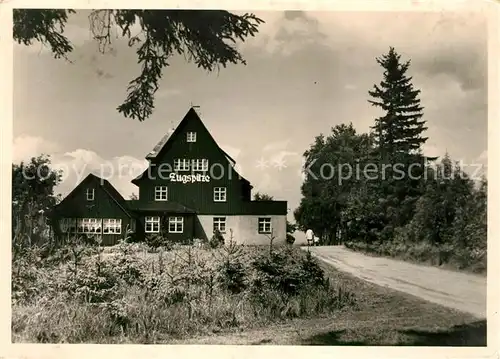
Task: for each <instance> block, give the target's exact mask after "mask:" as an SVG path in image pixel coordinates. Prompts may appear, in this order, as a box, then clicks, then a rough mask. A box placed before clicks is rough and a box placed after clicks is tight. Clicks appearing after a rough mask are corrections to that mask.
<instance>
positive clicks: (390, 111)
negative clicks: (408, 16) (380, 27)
mask: <svg viewBox="0 0 500 359" xmlns="http://www.w3.org/2000/svg"><path fill="white" fill-rule="evenodd" d="M376 60H377V63H378V64H380V66H382V67H383V69H384V75H383V76H384V78H383V80H382V81H381V82H380V84H379V85H374V87H373V90H371V91H369V92H368V93H369V94H370V96H371V97H372V98H373V100H369V101H368V102H369V103H371V104H372V105H373V106H377V107H380V108H381V109H382V110H383V111H384V112H385V114H384V115H383V116H381V117H379V118H377V119H376V120H375V125H374V126H373V127H372V129H373V130H374V131H375V136H374V137H375V144H376V148H377V150H378V152H379V154H380V155H381V157H382V158H384V159H390V160H393V159H394V158H395V157H396V156H398V155H400V154H402V155H405V154H415V153H418V152H420V149H421V146H422V145H423V144H424V143H425V142H426V141H427V137H423V136H422V134H423V132H424V131H425V130H426V129H427V127H425V121H424V120H422V116H423V113H422V110H423V107H422V106H421V105H420V99H419V94H420V90H416V89H415V88H414V87H413V84H412V82H411V81H412V77H410V76H408V75H407V74H406V73H407V71H408V68H409V67H410V61H407V62H401V55H399V54H398V53H397V52H396V50H394V48H393V47H391V48H390V49H389V52H388V53H387V54H386V55H383V56H382V57H379V58H376ZM398 157H399V156H398Z"/></svg>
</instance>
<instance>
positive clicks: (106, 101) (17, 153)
mask: <svg viewBox="0 0 500 359" xmlns="http://www.w3.org/2000/svg"><path fill="white" fill-rule="evenodd" d="M254 13H255V14H256V15H257V16H258V17H260V18H261V19H263V20H264V21H265V24H262V25H261V26H260V27H259V28H260V31H259V33H258V34H257V35H256V36H255V37H254V38H251V39H249V40H248V41H245V42H244V43H239V44H238V45H237V46H238V49H239V50H240V51H241V53H242V55H243V57H244V58H245V60H246V61H247V65H246V66H244V65H230V66H229V67H227V68H225V69H224V68H223V69H221V70H220V72H218V73H217V72H215V73H207V72H205V71H204V70H201V69H198V68H197V67H196V66H195V65H194V64H192V63H187V62H186V61H185V60H184V58H181V57H174V58H172V59H171V62H170V66H169V67H167V68H166V69H165V70H164V73H163V78H162V81H161V86H160V89H159V90H158V92H157V95H156V103H155V111H154V113H153V115H152V116H151V117H150V118H149V119H147V120H146V121H144V122H138V121H136V120H131V119H127V118H125V117H123V116H122V115H121V114H119V113H118V112H117V111H116V107H117V106H118V105H120V104H121V103H122V102H123V100H124V99H125V97H126V87H127V84H128V82H129V81H130V80H132V79H133V78H134V77H135V76H137V75H138V74H139V70H140V68H139V65H138V64H137V60H136V54H135V52H134V50H133V49H130V48H128V46H127V43H126V41H123V40H120V39H114V40H113V44H112V46H113V49H112V50H111V51H108V52H107V53H106V54H101V53H100V52H99V51H98V45H97V43H96V42H94V41H93V40H92V39H91V35H90V32H89V22H88V10H82V11H78V12H77V14H76V15H73V16H72V17H70V21H69V23H68V26H67V28H66V31H65V34H66V35H67V37H68V38H69V39H70V40H71V41H72V43H73V45H74V51H73V52H72V53H71V54H70V56H69V59H70V60H71V62H68V61H65V60H61V59H54V58H53V57H52V55H51V54H50V52H49V51H48V50H47V49H44V48H43V47H42V46H41V45H40V44H35V45H32V46H29V47H27V46H23V45H19V44H14V93H13V94H14V123H13V141H14V143H13V146H14V147H13V162H15V163H18V162H20V161H22V160H26V159H29V158H31V157H32V156H37V155H40V154H42V153H45V154H49V155H51V157H52V163H53V164H54V166H55V167H56V168H61V169H63V170H65V176H64V180H63V182H62V183H61V185H60V186H59V187H58V192H60V193H61V194H63V195H65V194H67V193H68V192H69V191H70V190H72V189H73V188H74V187H75V186H76V184H77V183H78V182H79V181H80V180H82V179H83V178H84V176H85V175H86V174H88V173H89V172H93V173H95V174H97V175H99V174H100V171H101V170H100V168H103V164H104V166H105V167H106V168H107V170H106V174H107V175H109V174H110V172H109V169H110V168H113V169H114V172H113V176H112V177H110V178H108V179H109V180H110V182H111V183H112V184H113V185H114V186H115V187H116V188H117V189H118V190H119V191H120V192H121V193H122V195H123V196H124V197H125V198H128V196H129V195H130V194H132V193H138V188H137V187H136V186H135V185H133V184H132V183H131V182H130V180H131V179H132V178H134V177H135V176H136V175H138V174H139V173H140V172H141V170H142V169H144V168H145V166H146V164H147V161H146V160H145V156H146V155H147V153H148V152H150V151H151V150H152V149H153V147H154V146H155V145H156V143H157V142H158V141H159V140H160V139H161V138H162V137H163V135H164V134H165V133H166V132H167V131H169V129H170V128H171V127H172V126H176V125H177V124H178V123H179V122H180V120H181V119H182V118H183V116H184V115H185V114H186V112H187V111H188V110H189V108H190V106H191V104H194V105H197V106H200V107H199V109H198V110H197V111H198V113H199V114H200V116H201V119H202V121H203V122H204V123H205V125H206V126H207V128H208V129H209V131H210V132H211V134H212V135H213V136H214V138H215V140H216V141H217V142H218V143H219V144H220V146H221V147H222V148H223V149H224V150H225V151H227V152H228V153H229V154H230V155H231V156H232V157H233V158H234V159H235V160H236V162H237V166H238V169H239V172H240V173H241V174H242V175H243V176H244V177H245V178H247V179H248V180H249V181H250V182H251V183H252V185H253V186H254V192H256V191H260V192H265V193H268V194H270V195H272V196H274V198H275V199H280V200H287V201H288V207H289V208H290V209H291V210H292V211H293V209H295V208H296V207H297V205H298V203H299V201H300V198H301V194H300V185H301V183H302V175H301V167H302V163H303V162H302V161H303V153H304V151H305V150H307V149H308V148H309V147H310V145H311V144H312V143H313V142H314V138H315V136H317V135H319V134H321V133H323V134H326V135H327V134H328V133H329V132H330V131H331V128H332V127H333V126H335V125H337V124H341V123H349V122H352V124H353V125H354V127H355V128H356V130H357V131H359V132H366V131H368V130H369V126H371V125H372V124H373V121H374V119H375V118H376V117H377V116H379V115H381V112H380V110H378V109H376V108H374V107H372V106H370V104H369V103H368V100H369V95H368V91H369V90H371V89H372V88H373V85H374V84H376V83H379V82H380V81H381V79H382V73H383V70H382V69H381V67H380V66H379V65H378V64H377V63H376V61H375V58H376V57H378V56H381V55H383V54H384V53H387V52H388V50H389V47H390V46H393V47H395V49H396V51H397V52H398V53H400V54H401V56H402V60H411V66H410V70H409V74H410V75H411V76H412V77H413V83H414V86H415V87H416V88H419V89H420V90H421V96H420V98H421V100H422V105H423V107H424V119H425V120H426V121H427V127H428V130H427V132H426V136H427V137H429V140H428V141H427V143H426V145H425V147H424V152H425V153H426V154H428V155H431V156H443V155H444V154H445V153H446V152H448V153H449V154H450V155H451V157H452V158H453V159H454V160H457V161H458V160H461V161H463V162H464V163H465V164H468V165H474V164H486V163H487V157H488V152H487V149H488V146H487V125H488V119H487V112H488V111H487V22H486V18H485V16H484V14H483V13H481V12H479V11H478V10H471V9H468V8H467V9H464V10H460V11H455V12H451V11H446V12H443V11H440V12H333V11H332V12H327V11H322V12H303V11H267V12H258V11H257V12H254Z"/></svg>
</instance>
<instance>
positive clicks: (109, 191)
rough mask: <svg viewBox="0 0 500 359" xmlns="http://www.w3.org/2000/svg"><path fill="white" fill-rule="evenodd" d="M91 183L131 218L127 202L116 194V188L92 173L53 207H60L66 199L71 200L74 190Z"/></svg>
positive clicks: (118, 193)
mask: <svg viewBox="0 0 500 359" xmlns="http://www.w3.org/2000/svg"><path fill="white" fill-rule="evenodd" d="M91 181H94V182H97V183H98V184H99V186H100V187H101V188H102V189H103V191H104V192H105V193H106V194H107V195H108V196H109V197H110V198H111V200H112V201H113V202H115V203H116V204H117V205H118V207H120V208H121V210H122V211H123V212H124V213H125V214H126V215H127V216H129V217H131V215H130V213H129V211H128V206H127V201H125V198H123V196H122V195H121V194H120V192H118V191H117V190H116V188H115V187H113V185H112V184H111V183H110V182H109V181H108V180H106V179H104V178H101V177H98V176H96V175H95V174H93V173H89V174H88V175H87V177H85V178H84V179H83V181H81V182H80V183H79V184H78V185H77V186H76V187H75V188H74V189H73V190H72V191H71V192H70V193H68V195H67V196H66V197H65V198H64V199H63V200H62V201H61V202H60V203H59V204H57V205H56V206H55V207H58V206H60V205H61V204H63V203H64V202H65V200H66V199H68V198H71V197H72V195H73V193H74V192H75V191H76V189H77V188H78V187H80V186H81V185H82V184H84V183H87V182H91Z"/></svg>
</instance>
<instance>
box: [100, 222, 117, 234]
mask: <svg viewBox="0 0 500 359" xmlns="http://www.w3.org/2000/svg"><path fill="white" fill-rule="evenodd" d="M102 233H104V234H120V233H122V220H121V219H115V218H105V219H103V220H102Z"/></svg>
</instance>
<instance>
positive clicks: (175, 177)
mask: <svg viewBox="0 0 500 359" xmlns="http://www.w3.org/2000/svg"><path fill="white" fill-rule="evenodd" d="M169 178H170V180H171V181H172V182H182V183H184V184H185V183H196V182H210V176H207V175H202V174H200V173H198V174H195V175H194V174H193V175H179V174H176V173H171V174H170V175H169Z"/></svg>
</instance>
